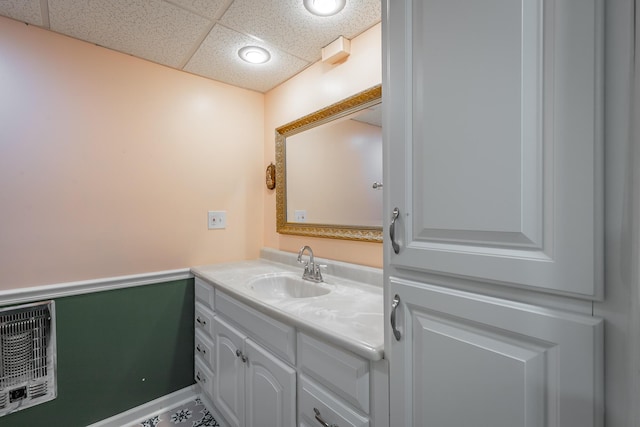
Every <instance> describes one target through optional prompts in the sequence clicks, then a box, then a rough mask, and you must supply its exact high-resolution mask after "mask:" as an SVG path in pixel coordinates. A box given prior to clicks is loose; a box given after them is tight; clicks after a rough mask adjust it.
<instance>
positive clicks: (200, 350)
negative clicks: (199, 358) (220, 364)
mask: <svg viewBox="0 0 640 427" xmlns="http://www.w3.org/2000/svg"><path fill="white" fill-rule="evenodd" d="M196 350H198V353H202V354H207V350H203V349H201V348H200V344H198V345H197V346H196Z"/></svg>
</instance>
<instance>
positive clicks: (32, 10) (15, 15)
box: [0, 0, 42, 26]
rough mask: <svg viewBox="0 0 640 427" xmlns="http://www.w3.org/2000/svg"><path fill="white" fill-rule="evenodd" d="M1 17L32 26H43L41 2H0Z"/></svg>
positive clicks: (16, 0) (25, 0)
mask: <svg viewBox="0 0 640 427" xmlns="http://www.w3.org/2000/svg"><path fill="white" fill-rule="evenodd" d="M0 15H2V16H6V17H7V18H12V19H15V20H17V21H22V22H26V23H29V24H32V25H40V26H41V25H42V8H41V6H40V0H0Z"/></svg>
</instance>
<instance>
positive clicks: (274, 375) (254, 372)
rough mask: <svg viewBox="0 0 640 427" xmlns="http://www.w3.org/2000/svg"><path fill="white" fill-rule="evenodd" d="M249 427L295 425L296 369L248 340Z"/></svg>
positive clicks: (247, 387)
mask: <svg viewBox="0 0 640 427" xmlns="http://www.w3.org/2000/svg"><path fill="white" fill-rule="evenodd" d="M246 349H247V357H248V362H247V363H248V369H247V377H246V392H247V395H246V399H247V427H295V425H296V396H295V391H296V371H295V369H293V368H292V367H290V366H288V365H286V364H284V363H283V362H281V361H280V360H278V359H276V357H275V356H273V355H271V354H269V353H268V352H267V351H265V350H263V349H262V348H260V347H259V346H258V345H257V344H255V343H254V342H253V341H251V340H247V341H246Z"/></svg>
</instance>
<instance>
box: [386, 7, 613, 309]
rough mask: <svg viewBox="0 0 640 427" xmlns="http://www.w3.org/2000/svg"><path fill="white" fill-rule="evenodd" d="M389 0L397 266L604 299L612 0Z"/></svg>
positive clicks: (392, 263)
mask: <svg viewBox="0 0 640 427" xmlns="http://www.w3.org/2000/svg"><path fill="white" fill-rule="evenodd" d="M383 4H384V5H385V8H384V21H385V22H386V24H387V25H386V26H385V35H384V37H385V55H384V58H385V59H384V60H385V66H384V67H383V70H384V73H385V76H384V93H385V97H384V108H385V122H384V126H383V129H384V132H385V140H386V141H387V144H386V145H385V147H386V152H385V158H386V159H387V162H386V164H385V179H384V180H385V190H387V189H388V190H389V191H387V192H386V193H385V201H386V203H385V210H386V215H388V217H389V218H390V217H391V212H392V210H393V208H395V207H397V208H399V211H400V215H399V218H398V219H397V221H396V224H395V227H394V231H395V234H396V240H397V241H398V243H399V245H400V248H399V253H398V254H396V253H395V252H394V251H393V250H392V248H391V246H390V245H389V244H388V243H389V242H387V245H386V246H385V251H386V252H385V254H386V256H387V257H388V258H389V257H390V259H389V261H388V262H387V264H386V266H388V267H391V268H392V269H393V271H392V275H401V274H402V270H405V269H409V270H414V271H422V272H425V273H430V274H436V275H439V276H443V275H444V276H455V277H465V278H471V279H473V280H481V281H485V282H491V283H497V284H502V285H509V286H518V287H527V288H533V289H538V290H544V291H547V292H552V293H559V294H566V295H573V296H578V297H581V298H589V299H598V298H601V297H602V294H603V290H602V276H603V257H602V241H603V230H602V228H603V227H602V221H603V214H602V161H603V156H602V99H603V97H602V74H603V73H602V64H603V61H602V57H603V54H602V46H603V31H602V29H603V16H604V13H603V0H520V1H514V0H490V1H477V0H455V1H451V0H394V1H391V0H385V1H383ZM388 224H389V223H387V225H386V228H385V231H386V232H387V233H389V232H390V227H389V225H388ZM387 235H388V234H387Z"/></svg>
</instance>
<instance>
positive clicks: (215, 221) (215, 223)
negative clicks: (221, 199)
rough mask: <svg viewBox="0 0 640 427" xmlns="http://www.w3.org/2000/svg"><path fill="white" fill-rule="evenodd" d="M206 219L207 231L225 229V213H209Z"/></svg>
mask: <svg viewBox="0 0 640 427" xmlns="http://www.w3.org/2000/svg"><path fill="white" fill-rule="evenodd" d="M207 217H208V221H209V222H208V223H209V230H215V229H220V228H226V227H227V211H209V214H208V215H207Z"/></svg>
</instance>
